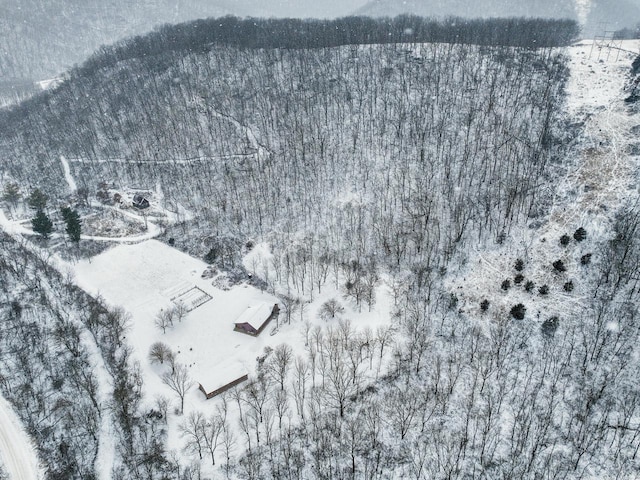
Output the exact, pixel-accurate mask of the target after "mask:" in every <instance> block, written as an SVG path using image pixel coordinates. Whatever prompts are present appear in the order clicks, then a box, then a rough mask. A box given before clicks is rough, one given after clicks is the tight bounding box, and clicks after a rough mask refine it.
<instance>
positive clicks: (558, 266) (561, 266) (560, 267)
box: [553, 260, 567, 273]
mask: <svg viewBox="0 0 640 480" xmlns="http://www.w3.org/2000/svg"><path fill="white" fill-rule="evenodd" d="M553 268H554V269H555V270H556V271H557V272H560V273H562V272H566V271H567V267H565V266H564V262H563V261H562V260H556V261H555V262H553Z"/></svg>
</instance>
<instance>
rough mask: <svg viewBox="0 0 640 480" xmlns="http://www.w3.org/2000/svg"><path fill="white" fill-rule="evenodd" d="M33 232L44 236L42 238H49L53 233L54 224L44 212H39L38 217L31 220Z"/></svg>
mask: <svg viewBox="0 0 640 480" xmlns="http://www.w3.org/2000/svg"><path fill="white" fill-rule="evenodd" d="M31 226H32V227H33V231H34V232H36V233H39V234H40V235H42V238H49V234H50V233H51V232H52V231H53V222H52V221H51V219H50V218H49V217H48V216H47V214H46V213H44V211H42V210H38V212H37V213H36V216H35V217H33V219H32V220H31Z"/></svg>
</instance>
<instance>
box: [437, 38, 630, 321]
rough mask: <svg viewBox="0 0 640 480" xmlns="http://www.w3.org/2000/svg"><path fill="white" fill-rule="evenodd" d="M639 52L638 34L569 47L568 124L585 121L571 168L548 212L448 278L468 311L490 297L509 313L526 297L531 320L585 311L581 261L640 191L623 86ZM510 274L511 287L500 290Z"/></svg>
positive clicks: (569, 161) (477, 310)
mask: <svg viewBox="0 0 640 480" xmlns="http://www.w3.org/2000/svg"><path fill="white" fill-rule="evenodd" d="M619 45H620V44H619V43H618V45H617V46H619ZM639 52H640V42H639V41H635V40H633V41H625V42H623V43H622V48H609V47H607V46H602V45H599V44H597V43H596V44H594V43H593V42H591V41H582V42H579V43H578V44H576V45H574V46H572V47H570V48H569V49H568V54H569V58H570V64H569V65H570V75H571V76H570V79H569V83H568V87H567V94H568V98H567V114H568V115H569V121H570V122H571V123H575V124H582V125H583V127H582V128H583V131H582V138H581V139H580V141H579V142H578V145H579V150H578V151H577V152H575V155H572V156H571V157H570V158H567V159H566V174H565V175H564V177H563V178H559V179H558V181H557V183H556V184H555V185H554V189H555V193H554V200H553V206H552V208H551V212H550V213H549V215H548V216H547V217H545V219H544V221H543V222H541V224H540V225H539V227H535V228H527V229H522V230H519V231H515V232H512V235H511V237H510V238H509V239H508V240H507V241H506V242H505V244H504V245H499V246H498V245H495V246H491V247H485V248H482V249H476V250H475V251H474V252H473V253H471V254H470V258H471V262H470V264H469V265H468V266H467V268H466V269H464V270H463V271H462V272H461V273H460V275H457V276H455V277H454V278H451V279H450V282H449V288H450V290H451V291H452V292H455V293H456V294H458V295H459V296H460V297H461V299H462V300H463V302H461V307H462V308H463V309H465V310H467V311H470V312H474V314H480V307H479V306H480V302H481V301H482V300H484V299H492V303H493V305H492V306H491V307H490V309H489V312H491V311H493V312H498V314H499V315H505V314H507V315H508V313H507V312H508V310H509V309H510V308H511V306H513V305H515V304H517V303H523V304H524V305H525V306H526V307H527V317H528V318H531V319H534V318H535V319H539V321H543V320H545V319H546V318H548V317H551V316H553V315H558V316H562V315H563V314H567V313H569V312H576V311H580V309H582V308H584V305H586V304H587V303H585V302H583V298H582V295H583V290H582V288H581V283H580V280H581V278H583V277H584V276H585V275H587V273H588V267H587V266H583V265H581V263H580V259H581V257H582V255H585V254H588V253H594V254H595V253H596V252H595V250H596V246H597V245H598V244H599V243H600V242H602V241H605V240H607V239H609V238H610V236H611V232H612V228H611V227H612V219H613V216H614V213H615V211H616V210H617V208H618V207H620V206H621V205H622V204H623V202H624V201H625V199H627V198H629V195H631V194H633V195H637V192H638V187H637V185H636V179H635V178H634V177H633V175H634V173H635V172H636V170H637V167H638V157H637V156H632V155H630V154H629V153H628V146H629V145H630V144H632V143H633V142H634V138H633V135H632V133H631V129H632V128H633V127H635V126H637V125H640V118H638V117H637V116H635V115H633V114H631V113H630V111H629V109H628V106H627V105H626V104H625V102H624V98H625V97H626V96H627V95H628V93H625V91H624V87H625V84H626V82H627V81H628V80H629V73H630V69H631V62H632V61H633V59H634V58H635V57H636V56H637V55H638V53H639ZM532 223H533V222H532ZM579 227H583V228H584V229H585V230H586V231H587V239H586V240H585V241H583V242H576V241H575V240H574V239H573V237H572V235H573V233H574V232H575V231H576V229H578V228H579ZM565 234H566V235H569V236H570V237H571V240H570V243H569V245H567V246H562V245H560V242H559V240H560V237H561V236H562V235H565ZM517 258H521V259H522V260H523V261H524V263H525V267H524V270H523V271H522V274H523V276H524V277H525V278H524V281H523V282H522V284H520V285H519V286H518V285H514V281H513V280H514V276H515V274H517V273H518V272H517V271H516V270H515V269H514V263H515V261H516V259H517ZM558 259H560V260H562V261H563V262H564V263H565V265H566V266H567V272H566V273H564V274H560V273H558V272H555V271H554V269H553V267H552V263H553V262H554V261H556V260H558ZM505 279H510V281H511V284H512V287H511V288H510V289H509V290H508V291H501V283H502V282H503V280H505ZM527 281H532V282H534V284H535V287H534V289H533V290H532V291H531V292H527V291H526V290H525V289H524V288H523V286H524V284H525V283H526V282H527ZM568 281H573V282H574V286H575V288H574V290H573V291H566V290H565V289H564V284H565V283H566V282H568ZM542 285H548V286H549V288H550V293H549V294H548V295H546V296H541V295H539V293H538V288H539V287H540V286H542Z"/></svg>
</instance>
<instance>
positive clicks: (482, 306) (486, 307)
mask: <svg viewBox="0 0 640 480" xmlns="http://www.w3.org/2000/svg"><path fill="white" fill-rule="evenodd" d="M480 310H482V311H483V312H486V311H487V310H489V300H487V299H486V298H485V299H484V300H483V301H481V302H480Z"/></svg>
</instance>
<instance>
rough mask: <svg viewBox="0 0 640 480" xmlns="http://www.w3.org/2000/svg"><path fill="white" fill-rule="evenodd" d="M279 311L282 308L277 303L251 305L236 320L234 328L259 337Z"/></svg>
mask: <svg viewBox="0 0 640 480" xmlns="http://www.w3.org/2000/svg"><path fill="white" fill-rule="evenodd" d="M279 313H280V308H279V307H278V304H277V303H276V304H270V303H261V304H260V305H256V306H253V307H249V308H247V309H246V310H245V311H244V312H243V314H242V315H240V316H239V317H238V319H237V320H236V323H235V327H234V330H235V331H236V332H240V333H246V334H247V335H252V336H254V337H257V336H258V335H260V334H261V333H262V331H263V330H264V329H265V328H266V327H267V325H269V322H271V320H273V319H274V318H276V317H277V316H278V314H279Z"/></svg>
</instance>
